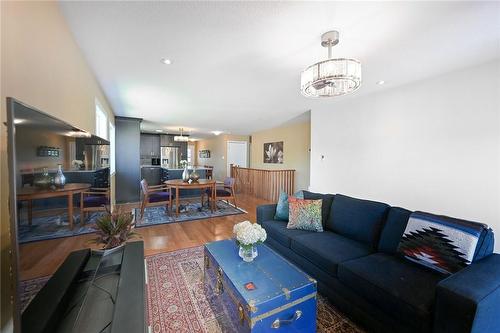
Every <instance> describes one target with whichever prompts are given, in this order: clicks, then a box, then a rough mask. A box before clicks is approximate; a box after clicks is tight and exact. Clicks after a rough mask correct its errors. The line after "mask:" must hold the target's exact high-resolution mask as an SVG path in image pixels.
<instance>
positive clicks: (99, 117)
mask: <svg viewBox="0 0 500 333" xmlns="http://www.w3.org/2000/svg"><path fill="white" fill-rule="evenodd" d="M95 135H97V136H98V137H100V138H103V139H105V140H108V117H107V116H106V112H104V110H103V109H102V107H101V105H100V104H99V102H98V101H97V100H96V101H95Z"/></svg>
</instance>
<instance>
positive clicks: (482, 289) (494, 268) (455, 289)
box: [434, 254, 500, 333]
mask: <svg viewBox="0 0 500 333" xmlns="http://www.w3.org/2000/svg"><path fill="white" fill-rule="evenodd" d="M499 329H500V254H492V255H490V256H488V257H486V258H484V259H481V260H479V261H477V262H475V263H473V264H471V265H470V266H468V267H466V268H464V269H463V270H461V271H459V272H457V273H455V274H453V275H451V276H450V277H448V278H446V279H444V280H442V281H441V282H440V283H439V284H438V285H437V288H436V307H435V316H434V332H454V333H460V332H497V331H498V330H499Z"/></svg>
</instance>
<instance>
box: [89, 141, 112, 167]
mask: <svg viewBox="0 0 500 333" xmlns="http://www.w3.org/2000/svg"><path fill="white" fill-rule="evenodd" d="M83 155H84V163H85V170H96V169H100V168H104V167H108V166H109V145H85V147H84V151H83Z"/></svg>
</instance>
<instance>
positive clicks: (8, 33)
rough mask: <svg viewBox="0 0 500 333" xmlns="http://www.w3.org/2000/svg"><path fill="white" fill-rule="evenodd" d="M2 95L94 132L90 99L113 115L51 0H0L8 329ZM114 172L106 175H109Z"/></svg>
mask: <svg viewBox="0 0 500 333" xmlns="http://www.w3.org/2000/svg"><path fill="white" fill-rule="evenodd" d="M6 97H14V98H16V99H18V100H20V101H22V102H24V103H26V104H28V105H31V106H33V107H35V108H38V109H40V110H42V111H44V112H46V113H48V114H51V115H53V116H55V117H57V118H59V119H62V120H64V121H66V122H68V123H70V124H72V125H74V126H76V127H79V128H82V129H84V130H87V131H89V132H91V133H94V132H95V104H94V103H95V99H96V98H97V99H98V100H99V102H100V103H101V105H102V106H103V108H104V109H105V110H106V112H108V115H109V117H110V118H111V119H113V112H112V110H111V108H110V107H109V105H108V103H107V101H106V98H105V97H104V95H103V93H102V91H101V89H100V87H99V85H98V83H97V81H96V79H95V77H94V75H93V73H92V72H91V71H90V70H89V67H88V65H87V63H86V62H85V59H84V58H83V56H82V54H81V51H80V49H79V48H78V46H77V45H76V43H75V41H74V39H73V36H72V35H71V32H70V31H69V29H68V26H67V24H66V22H65V20H64V18H63V16H62V14H61V12H60V10H59V7H58V4H57V2H35V1H33V2H13V1H12V2H5V1H2V2H1V119H0V120H1V123H2V125H0V138H1V145H0V147H1V151H0V165H1V186H0V187H1V206H0V214H1V251H2V252H1V255H2V258H1V264H2V275H1V277H2V279H1V293H2V294H1V322H0V325H1V330H2V332H8V331H10V330H11V329H12V327H11V325H12V315H11V314H12V308H11V306H10V296H11V290H12V289H11V283H12V280H11V279H10V278H9V273H8V270H9V265H10V256H9V250H10V240H9V214H8V193H9V188H8V170H7V143H6V138H7V133H6V128H5V126H4V125H3V123H4V122H5V121H6ZM113 179H114V178H112V180H113Z"/></svg>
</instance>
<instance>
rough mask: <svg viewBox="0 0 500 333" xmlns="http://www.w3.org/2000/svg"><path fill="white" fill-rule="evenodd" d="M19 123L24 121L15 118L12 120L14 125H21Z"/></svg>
mask: <svg viewBox="0 0 500 333" xmlns="http://www.w3.org/2000/svg"><path fill="white" fill-rule="evenodd" d="M21 123H24V119H20V118H16V119H14V124H16V125H17V124H21Z"/></svg>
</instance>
